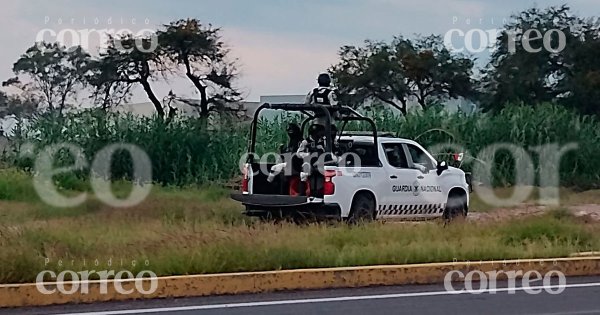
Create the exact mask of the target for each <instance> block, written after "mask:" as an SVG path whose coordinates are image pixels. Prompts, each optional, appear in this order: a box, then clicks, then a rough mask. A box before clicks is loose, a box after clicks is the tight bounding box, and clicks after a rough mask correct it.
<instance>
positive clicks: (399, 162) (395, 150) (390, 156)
mask: <svg viewBox="0 0 600 315" xmlns="http://www.w3.org/2000/svg"><path fill="white" fill-rule="evenodd" d="M383 149H384V151H385V156H386V158H387V161H388V163H389V164H390V165H391V166H393V167H395V168H408V161H406V154H405V153H404V148H403V147H402V144H396V143H386V144H383Z"/></svg>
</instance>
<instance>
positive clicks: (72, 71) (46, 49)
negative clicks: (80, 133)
mask: <svg viewBox="0 0 600 315" xmlns="http://www.w3.org/2000/svg"><path fill="white" fill-rule="evenodd" d="M89 61H90V56H89V55H88V54H87V53H86V52H85V51H84V50H83V49H82V48H81V47H79V46H78V47H75V48H71V49H67V48H66V47H64V46H61V45H60V44H58V43H46V42H40V43H36V44H35V45H33V46H32V47H30V48H29V49H27V51H26V52H25V54H23V55H22V56H21V57H20V58H19V60H17V62H15V64H14V65H13V72H14V73H15V74H16V75H17V77H15V78H12V79H9V80H8V81H6V82H4V83H3V85H16V86H20V87H21V88H22V89H23V90H24V91H27V92H31V93H38V94H40V95H41V96H42V100H43V102H44V103H45V105H46V106H47V107H48V109H50V110H55V109H58V111H59V114H62V112H63V110H64V109H65V107H66V106H67V105H68V102H69V101H73V99H74V98H75V96H76V94H77V92H78V87H81V86H83V85H84V82H85V81H84V80H83V77H84V75H85V69H87V65H88V63H89ZM20 75H24V76H26V77H27V80H25V81H23V80H21V78H20V77H19V76H20Z"/></svg>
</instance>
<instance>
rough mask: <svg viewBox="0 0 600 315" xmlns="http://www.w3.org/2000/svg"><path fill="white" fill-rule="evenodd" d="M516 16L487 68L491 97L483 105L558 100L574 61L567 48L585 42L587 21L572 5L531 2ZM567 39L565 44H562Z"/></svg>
mask: <svg viewBox="0 0 600 315" xmlns="http://www.w3.org/2000/svg"><path fill="white" fill-rule="evenodd" d="M512 19H513V20H514V21H513V22H511V23H508V24H507V25H505V29H504V30H503V31H502V32H501V33H500V34H499V35H498V38H497V39H496V50H495V51H494V52H493V53H492V57H491V61H490V63H489V65H488V67H487V69H486V70H485V71H484V79H483V89H484V91H485V92H486V98H485V99H484V100H483V104H482V105H483V106H484V108H487V109H492V110H494V109H499V108H502V107H503V106H504V105H505V104H506V103H509V102H524V103H526V104H532V105H533V104H537V103H542V102H548V101H553V100H556V99H557V97H559V96H560V95H561V94H562V93H564V92H565V91H564V90H561V89H560V88H559V86H560V81H561V80H563V79H564V77H565V75H567V72H566V71H567V69H568V67H569V65H568V63H567V62H566V59H565V50H569V49H571V48H572V47H575V46H578V45H579V44H580V38H581V36H582V35H583V32H584V25H585V22H584V21H583V20H582V19H580V18H577V17H575V16H574V15H573V14H572V13H571V12H570V9H569V7H568V6H566V5H563V6H560V7H550V8H548V9H545V10H540V9H538V8H531V9H528V10H526V11H523V12H521V13H519V14H517V15H514V16H513V17H512ZM555 30H558V31H559V32H556V31H555ZM563 35H564V37H563V38H562V39H561V36H563ZM544 38H546V39H544ZM544 41H546V42H545V43H544ZM561 41H564V45H565V46H564V47H563V49H562V50H560V49H559V48H561V46H560V45H561ZM549 48H551V49H549Z"/></svg>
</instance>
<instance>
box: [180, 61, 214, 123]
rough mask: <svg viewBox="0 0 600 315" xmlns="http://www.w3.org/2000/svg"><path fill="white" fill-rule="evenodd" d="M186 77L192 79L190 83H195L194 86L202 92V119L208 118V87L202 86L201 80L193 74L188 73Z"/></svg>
mask: <svg viewBox="0 0 600 315" xmlns="http://www.w3.org/2000/svg"><path fill="white" fill-rule="evenodd" d="M185 75H186V76H187V77H188V79H190V81H192V83H194V86H195V87H196V89H197V90H198V92H200V117H202V118H208V116H209V114H210V113H209V111H208V96H207V95H206V87H205V86H204V85H202V82H200V79H199V78H198V77H197V76H195V75H193V74H192V73H190V72H187V73H186V74H185Z"/></svg>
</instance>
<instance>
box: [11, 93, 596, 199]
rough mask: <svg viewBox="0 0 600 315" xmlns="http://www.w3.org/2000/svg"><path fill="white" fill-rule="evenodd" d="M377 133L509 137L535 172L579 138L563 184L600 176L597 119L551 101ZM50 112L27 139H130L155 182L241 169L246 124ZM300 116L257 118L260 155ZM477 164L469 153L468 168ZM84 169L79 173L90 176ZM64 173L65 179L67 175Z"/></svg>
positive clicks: (474, 142)
mask: <svg viewBox="0 0 600 315" xmlns="http://www.w3.org/2000/svg"><path fill="white" fill-rule="evenodd" d="M366 113H367V114H368V115H370V116H372V117H373V118H374V120H375V121H376V123H377V126H378V128H379V130H380V131H386V132H391V133H394V134H396V135H397V136H399V137H403V138H409V139H416V140H417V141H418V142H420V143H422V144H423V145H424V146H425V147H431V146H433V145H437V144H441V143H456V144H459V145H462V146H464V148H465V150H464V151H465V153H466V155H467V156H468V157H469V156H470V157H477V156H478V154H479V152H480V151H481V150H482V149H484V148H485V147H487V146H489V145H491V144H496V143H511V144H514V145H517V146H519V147H522V148H524V149H525V150H527V151H528V152H529V153H530V155H531V156H532V158H533V162H534V164H535V167H536V171H538V172H542V171H550V170H547V169H543V170H542V169H541V168H542V167H543V164H540V163H538V158H537V156H538V155H537V153H534V152H533V148H535V147H536V146H541V145H547V144H552V143H556V144H557V145H559V146H561V147H562V146H565V145H567V144H569V143H575V144H577V149H576V150H573V151H569V152H567V153H566V154H565V155H564V156H563V157H562V160H561V165H560V169H559V172H560V180H561V182H560V184H561V185H563V186H569V187H573V186H575V187H581V188H591V187H597V185H598V182H600V170H599V169H598V168H597V165H596V161H597V157H598V156H600V128H598V126H599V122H598V120H597V119H596V118H593V117H590V116H581V115H578V114H576V113H574V112H572V111H569V110H567V109H565V108H564V107H562V106H557V105H552V104H546V105H540V106H538V107H531V106H525V105H514V106H510V107H508V108H506V109H504V110H502V111H500V112H499V113H497V114H495V115H490V114H485V113H476V114H473V115H465V114H462V113H448V112H446V111H443V110H438V109H436V108H432V109H430V110H426V111H415V112H410V113H408V116H406V117H404V116H398V115H394V114H393V113H391V112H387V111H367V112H366ZM57 119H58V118H56V117H55V116H52V115H48V116H42V117H40V118H39V119H38V120H36V121H35V122H34V123H33V124H32V125H31V126H30V127H29V130H28V131H27V132H25V134H26V137H25V138H24V139H22V141H26V142H32V143H33V144H35V146H36V147H37V149H38V150H39V149H40V148H43V147H45V146H47V145H50V144H54V143H61V142H67V143H73V144H76V145H78V146H80V147H82V148H83V151H84V153H85V155H86V156H87V158H88V160H90V162H91V159H93V157H94V156H95V154H96V153H97V152H98V151H99V150H101V149H102V148H104V147H105V146H107V145H109V144H113V143H131V144H135V145H137V146H139V147H140V148H141V149H143V150H144V151H145V152H147V153H148V155H149V157H150V159H151V161H152V165H153V169H152V171H153V177H154V180H155V181H157V182H159V183H162V184H165V185H187V184H205V183H211V182H215V181H216V182H221V183H224V182H226V181H228V180H230V179H232V178H236V177H238V176H239V174H240V170H239V161H240V159H241V158H242V155H243V154H244V153H246V150H247V144H248V134H249V129H250V126H249V124H242V125H240V124H239V123H237V124H234V123H231V122H229V123H227V122H222V123H221V127H220V128H219V129H214V130H208V131H207V130H206V127H205V124H204V121H203V120H202V119H196V118H184V117H180V118H177V119H175V120H173V121H171V122H170V123H166V122H165V121H164V120H162V119H159V118H157V117H154V118H140V117H135V116H131V115H123V114H115V113H105V112H102V111H84V112H82V113H68V114H66V115H65V116H64V117H63V118H60V119H61V120H60V121H57ZM298 119H299V117H297V116H278V117H276V118H274V119H269V120H267V119H262V120H261V121H260V123H259V129H258V131H259V133H258V136H257V146H256V152H257V153H258V154H260V155H262V154H265V153H268V152H278V148H279V146H280V145H281V144H285V143H286V142H287V135H286V134H285V127H286V125H287V123H288V122H290V121H298ZM346 130H368V129H367V126H366V125H359V124H350V125H349V126H348V127H347V128H346ZM12 158H13V159H14V160H13V161H12V163H13V164H14V165H18V166H21V167H23V166H31V161H29V162H27V161H25V160H24V159H22V158H16V157H12ZM69 158H70V157H69V156H62V155H61V157H60V158H59V160H60V161H58V162H57V163H58V164H61V165H68V164H70V163H72V162H71V160H70V159H69ZM476 163H479V162H477V161H476V160H474V159H468V160H467V161H466V162H465V164H464V165H463V168H464V169H466V170H467V171H469V170H471V169H472V168H473V166H474V165H475V164H476ZM112 171H113V177H114V178H128V177H129V176H130V175H131V174H132V167H131V161H130V157H129V155H128V154H127V153H125V152H117V153H115V156H114V157H113V163H112ZM85 173H86V172H85V171H84V172H80V173H78V174H76V175H77V176H79V177H80V178H82V177H83V178H85V176H84V174H85ZM493 175H494V178H493V184H494V185H496V186H507V185H511V184H514V178H515V176H514V160H513V158H512V157H510V156H508V155H507V154H502V153H501V152H500V153H499V154H497V156H496V160H495V164H494V167H493ZM63 177H64V178H63ZM58 179H59V182H61V183H62V184H63V185H64V186H65V188H68V189H80V187H81V185H80V183H79V182H78V181H76V180H74V179H73V178H71V177H69V176H66V177H65V175H63V176H62V177H60V178H58Z"/></svg>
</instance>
